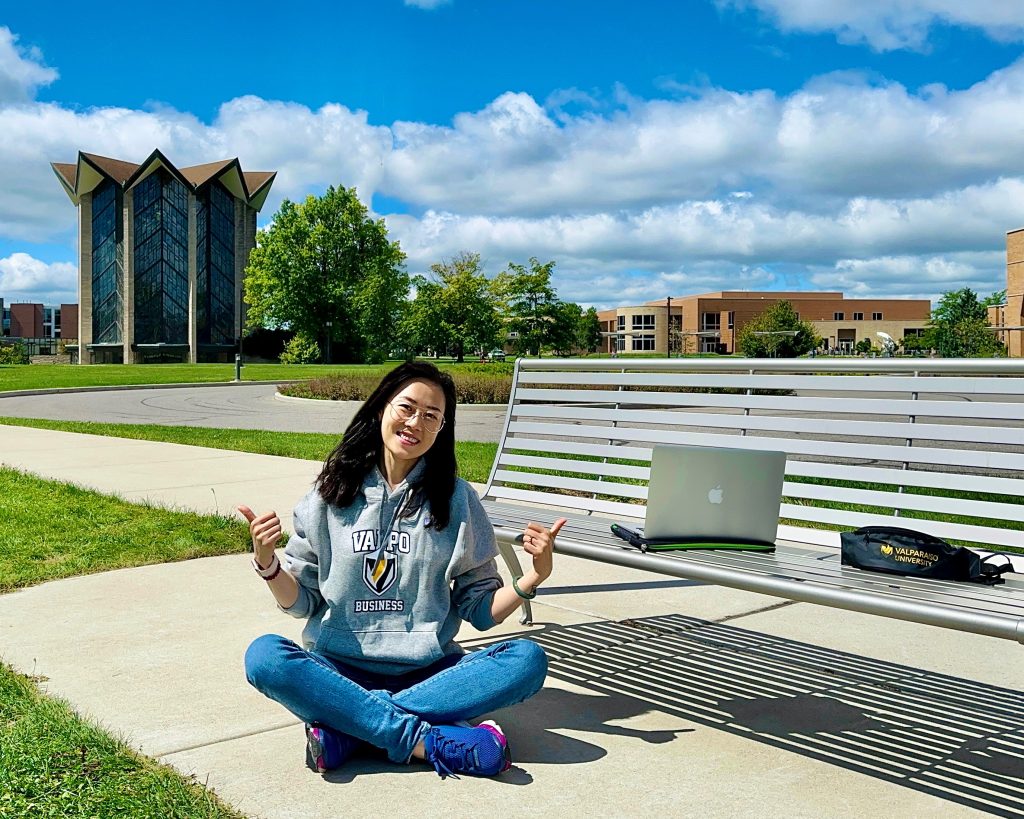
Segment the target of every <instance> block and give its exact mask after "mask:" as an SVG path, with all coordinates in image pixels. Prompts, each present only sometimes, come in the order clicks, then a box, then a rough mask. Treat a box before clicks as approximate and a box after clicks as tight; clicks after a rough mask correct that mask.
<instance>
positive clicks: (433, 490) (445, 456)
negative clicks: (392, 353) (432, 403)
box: [316, 361, 457, 529]
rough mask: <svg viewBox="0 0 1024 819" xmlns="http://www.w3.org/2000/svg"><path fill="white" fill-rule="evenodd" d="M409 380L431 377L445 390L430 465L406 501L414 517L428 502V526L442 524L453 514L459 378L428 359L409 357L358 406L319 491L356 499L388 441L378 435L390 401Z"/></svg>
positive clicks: (337, 501) (335, 498)
mask: <svg viewBox="0 0 1024 819" xmlns="http://www.w3.org/2000/svg"><path fill="white" fill-rule="evenodd" d="M410 381H429V382H430V383H431V384H436V385H437V386H438V387H440V388H441V392H443V393H444V426H442V427H441V430H440V432H438V433H437V438H436V439H435V440H434V445H433V446H432V447H430V449H428V450H427V451H426V453H425V454H424V455H423V460H424V461H425V464H426V467H425V469H424V470H423V473H422V475H421V476H420V478H419V479H418V480H417V481H416V483H415V484H414V485H412V486H410V489H412V494H411V496H410V497H409V500H408V501H407V503H406V505H405V515H404V516H407V517H411V516H412V515H415V514H416V512H418V511H419V510H420V508H422V506H423V504H424V503H426V504H428V505H429V510H430V520H429V521H428V522H427V526H428V527H433V528H434V529H444V528H445V527H446V526H447V525H448V519H449V518H450V517H451V500H452V493H453V492H454V491H455V478H456V475H457V468H456V464H455V382H454V381H453V380H452V377H451V376H450V375H449V374H448V373H444V372H441V371H440V370H439V369H438V368H437V367H435V366H434V365H433V364H429V363H427V362H426V361H407V362H405V363H404V364H400V365H399V366H397V367H396V368H395V369H393V370H392V371H391V372H389V373H388V374H387V375H386V376H384V378H383V379H382V380H381V382H380V384H378V385H377V389H375V390H374V391H373V394H372V395H371V396H370V397H369V398H367V399H366V402H365V403H364V404H363V405H362V406H361V407H360V408H359V411H358V412H357V413H356V416H355V418H353V419H352V423H350V424H349V425H348V429H346V430H345V437H344V438H342V439H341V443H339V444H338V445H337V446H336V447H335V448H334V451H333V452H332V453H331V454H330V455H328V456H327V460H326V461H325V462H324V466H323V469H322V470H320V475H319V477H318V478H317V479H316V486H317V490H318V491H319V492H320V496H321V497H322V498H323V499H324V500H325V501H327V502H328V503H333V504H334V505H335V506H340V507H345V506H348V505H349V504H351V503H352V501H354V500H355V497H356V495H357V494H358V493H359V490H360V488H361V487H362V485H363V481H364V480H365V478H366V476H367V475H368V474H369V473H370V470H372V469H374V468H375V467H376V466H377V465H378V464H379V463H380V462H381V458H382V455H383V451H384V440H383V439H382V438H381V434H380V417H381V413H383V412H384V410H385V407H386V405H387V403H388V401H390V400H391V398H393V397H394V396H395V395H397V394H398V393H399V392H401V390H402V389H404V388H405V385H406V384H408V383H409V382H410Z"/></svg>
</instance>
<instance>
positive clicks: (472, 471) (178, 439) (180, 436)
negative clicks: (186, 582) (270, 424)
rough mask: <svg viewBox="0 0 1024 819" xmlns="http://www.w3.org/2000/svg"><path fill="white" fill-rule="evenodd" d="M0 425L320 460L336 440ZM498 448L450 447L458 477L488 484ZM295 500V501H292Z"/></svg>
mask: <svg viewBox="0 0 1024 819" xmlns="http://www.w3.org/2000/svg"><path fill="white" fill-rule="evenodd" d="M0 424H9V425H12V426H23V427H35V428H37V429H56V430H61V431H63V432H82V433H86V434H88V435H108V436H112V437H114V438H134V439H136V440H143V441H166V442H168V443H172V444H190V445H191V446H205V447H210V448H211V449H231V450H235V451H237V452H256V453H259V454H263V455H281V456H283V457H285V458H304V459H306V460H309V461H322V460H324V459H325V458H326V457H327V456H328V455H329V454H330V452H331V450H332V449H334V447H335V446H336V445H337V443H338V440H339V438H340V436H338V435H331V434H328V433H325V432H267V431H265V430H250V429H212V428H207V427H175V426H159V425H146V424H100V423H93V422H90V421H49V420H46V419H41V418H3V417H0ZM497 449H498V445H497V444H488V443H479V442H476V441H460V442H457V443H456V444H455V457H456V459H457V460H458V463H459V475H461V476H462V477H463V478H465V479H466V480H467V481H475V482H477V483H482V482H484V481H486V480H487V476H488V475H489V474H490V471H491V464H492V463H493V461H494V455H495V453H496V452H497ZM295 500H298V498H295Z"/></svg>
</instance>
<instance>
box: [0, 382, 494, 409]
mask: <svg viewBox="0 0 1024 819" xmlns="http://www.w3.org/2000/svg"><path fill="white" fill-rule="evenodd" d="M306 380H308V379H298V380H295V381H202V382H200V383H198V384H110V385H103V386H95V387H55V388H53V389H38V390H10V391H9V392H0V399H4V398H18V397H21V396H26V395H64V394H66V393H75V392H116V391H119V390H174V389H192V388H194V387H250V386H266V385H268V384H278V385H279V384H301V383H302V382H303V381H306ZM502 406H504V405H502Z"/></svg>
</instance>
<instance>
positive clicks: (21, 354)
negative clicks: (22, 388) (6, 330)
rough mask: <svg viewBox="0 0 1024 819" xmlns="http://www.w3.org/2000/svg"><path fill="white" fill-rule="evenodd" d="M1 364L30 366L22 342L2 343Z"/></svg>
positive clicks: (0, 346) (0, 348)
mask: <svg viewBox="0 0 1024 819" xmlns="http://www.w3.org/2000/svg"><path fill="white" fill-rule="evenodd" d="M0 364H28V356H27V355H26V354H25V345H24V344H22V343H21V342H20V341H10V342H2V343H0Z"/></svg>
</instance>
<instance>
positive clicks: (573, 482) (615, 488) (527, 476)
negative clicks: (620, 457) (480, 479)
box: [494, 469, 647, 500]
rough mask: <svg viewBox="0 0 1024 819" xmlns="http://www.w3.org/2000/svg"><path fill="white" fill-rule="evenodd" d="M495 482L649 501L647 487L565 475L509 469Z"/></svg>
mask: <svg viewBox="0 0 1024 819" xmlns="http://www.w3.org/2000/svg"><path fill="white" fill-rule="evenodd" d="M494 480H496V481H502V482H504V483H505V484H509V483H518V484H527V485H532V486H549V487H553V488H555V489H564V490H574V491H577V492H597V493H600V494H603V495H616V496H618V497H620V498H637V499H639V500H647V487H646V486H638V485H637V484H630V483H612V482H611V481H592V480H587V479H584V478H569V477H566V476H563V475H545V474H542V473H536V472H513V471H512V470H509V469H499V470H498V471H497V472H495V473H494Z"/></svg>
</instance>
